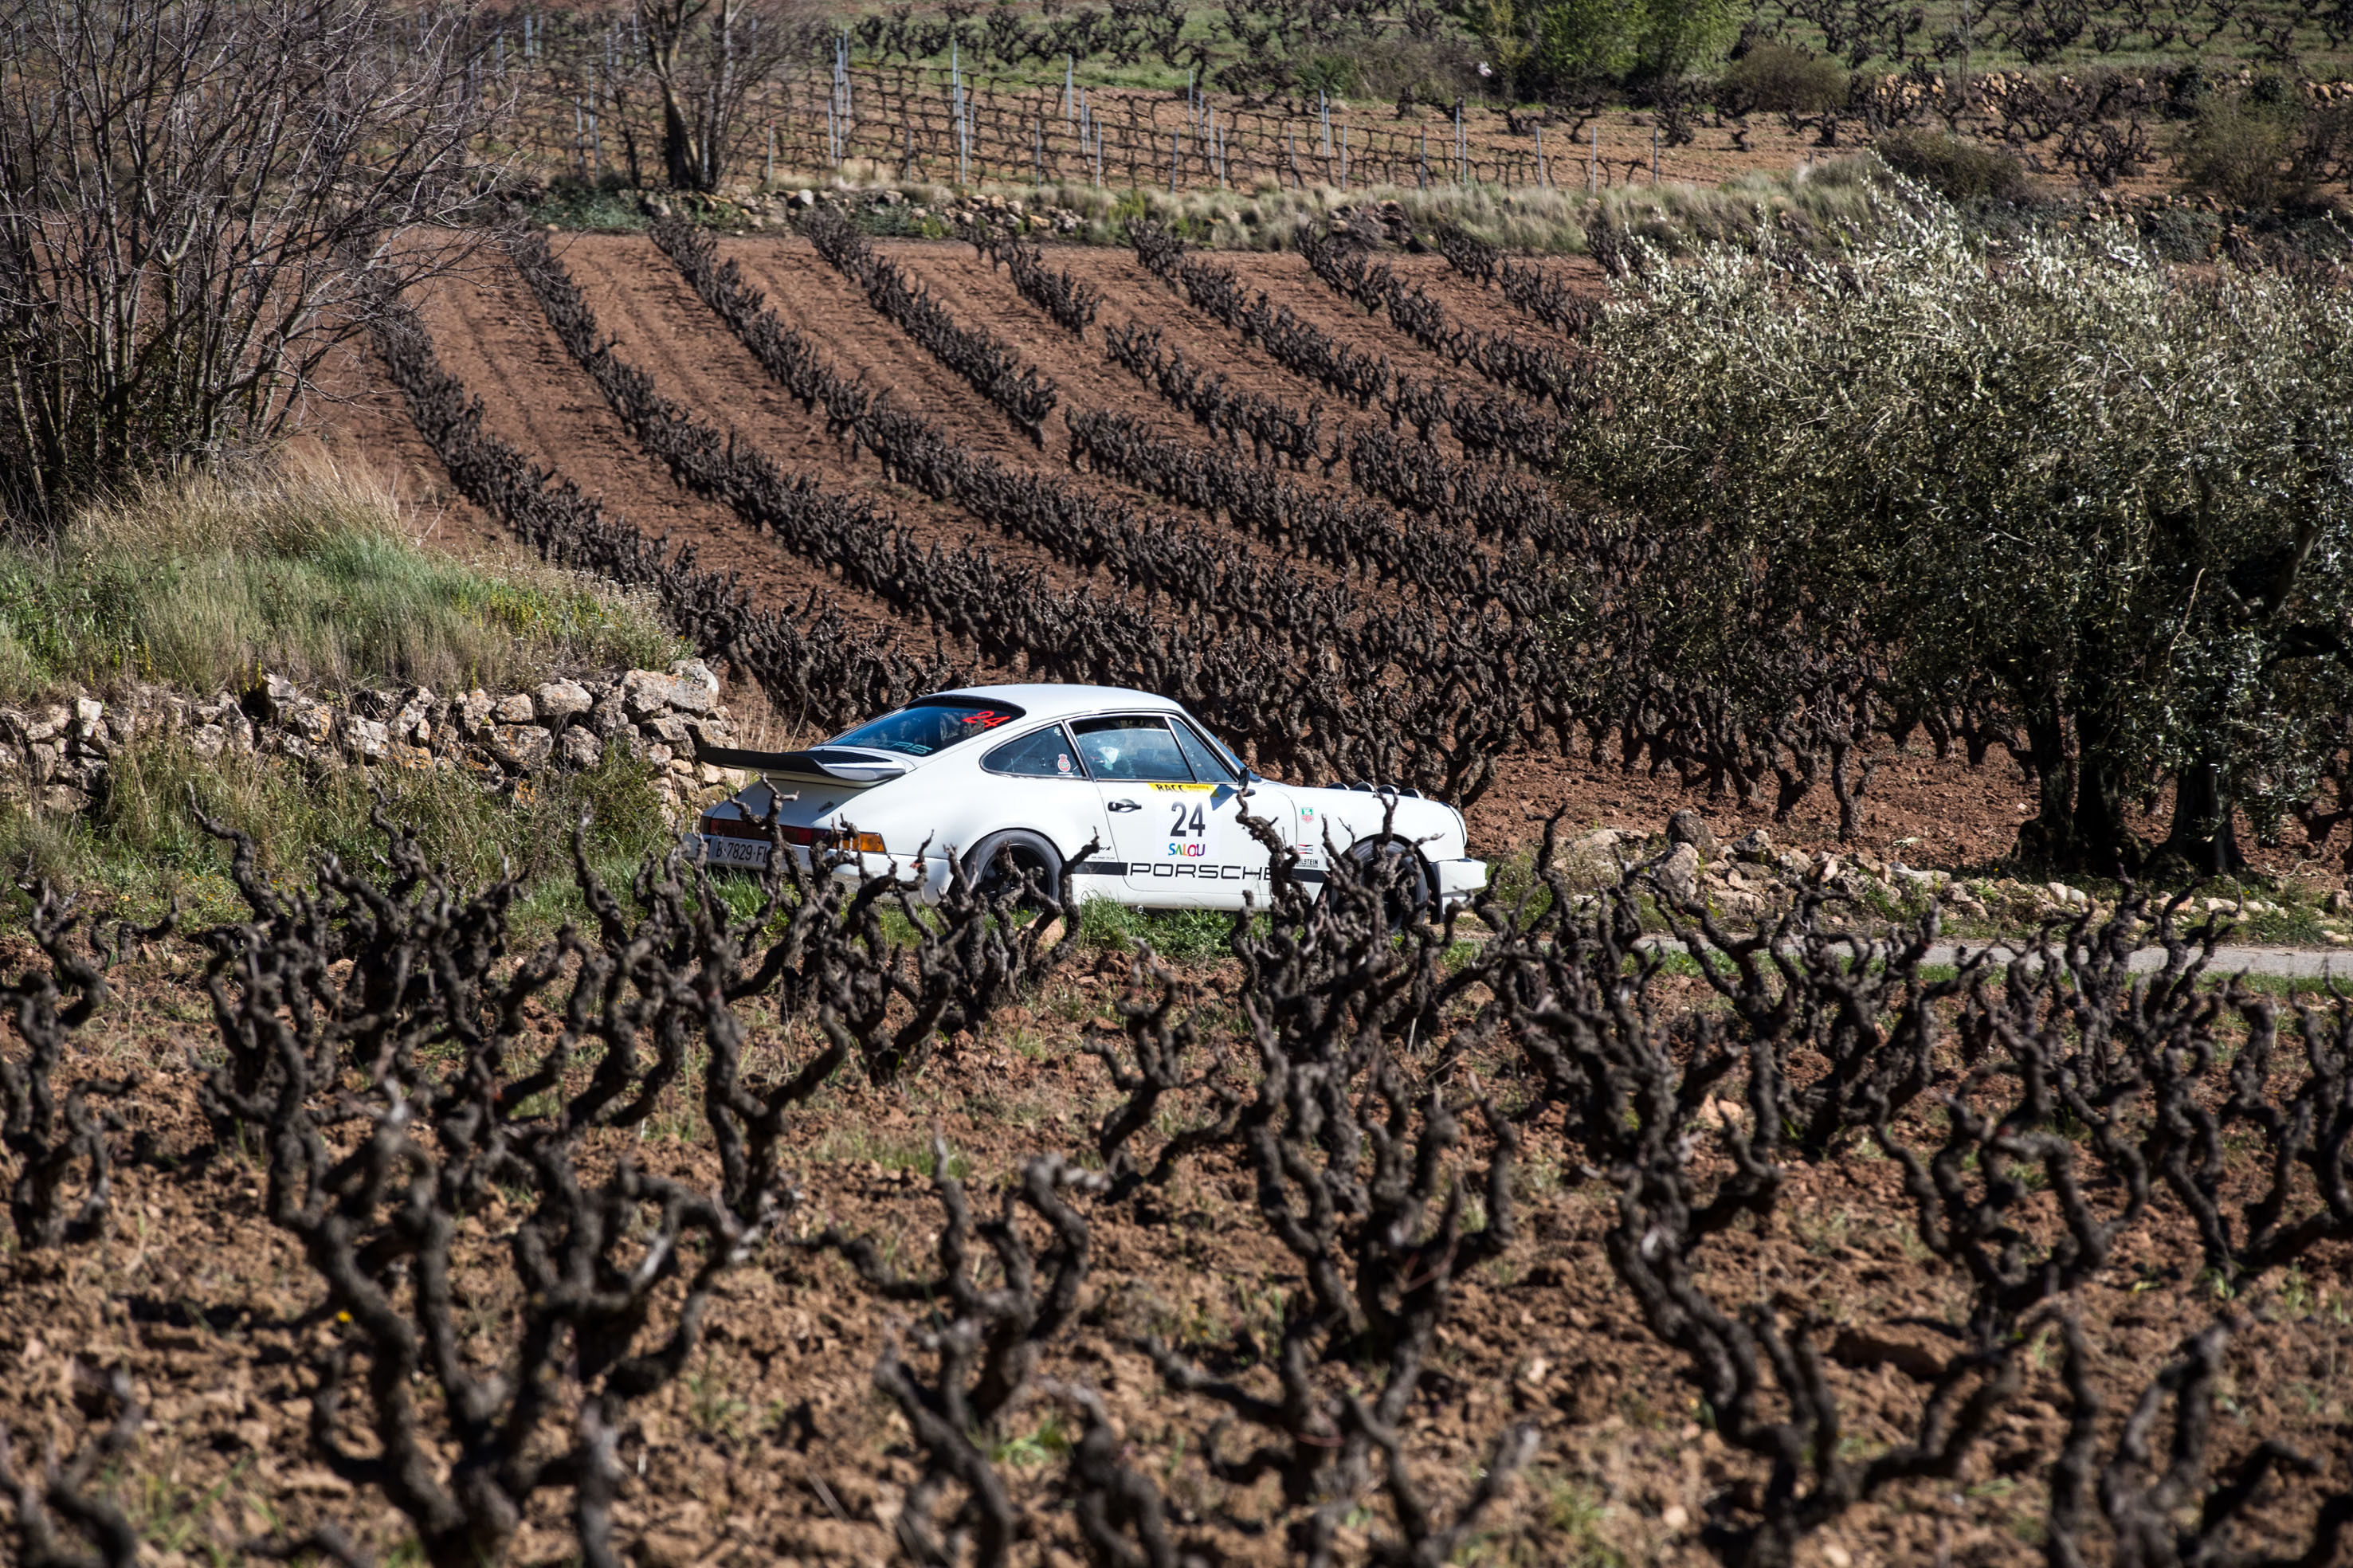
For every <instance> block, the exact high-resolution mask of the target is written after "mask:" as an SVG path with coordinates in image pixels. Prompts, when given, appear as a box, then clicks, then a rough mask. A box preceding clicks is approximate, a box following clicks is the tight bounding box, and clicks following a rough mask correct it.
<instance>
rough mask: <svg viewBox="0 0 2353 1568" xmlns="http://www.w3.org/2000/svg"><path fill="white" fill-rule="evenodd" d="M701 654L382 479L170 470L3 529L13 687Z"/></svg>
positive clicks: (442, 680) (466, 676) (331, 685)
mask: <svg viewBox="0 0 2353 1568" xmlns="http://www.w3.org/2000/svg"><path fill="white" fill-rule="evenodd" d="M688 651H689V650H688V649H687V648H686V647H685V645H684V644H682V643H681V642H680V641H679V640H678V639H677V638H676V637H673V636H671V635H670V633H669V632H668V631H667V630H665V629H664V628H663V626H662V625H661V623H660V621H659V619H658V618H657V616H656V615H655V614H654V612H653V610H652V609H651V608H650V606H648V605H643V604H640V603H638V602H637V601H635V600H632V599H628V598H626V597H623V596H621V595H617V594H614V593H612V592H609V591H607V590H603V589H599V588H598V587H596V586H595V585H593V584H589V583H587V582H586V581H585V580H583V579H580V578H577V577H574V576H571V575H568V574H564V573H560V572H556V571H554V570H552V569H546V568H541V567H537V566H535V565H529V564H523V563H497V564H494V565H493V564H483V563H470V562H465V561H460V560H459V559H457V558H455V557H452V556H449V555H446V554H442V553H439V552H432V551H427V550H426V549H424V548H422V547H421V546H420V545H419V544H418V543H417V542H416V541H415V540H414V539H412V538H411V537H410V536H409V535H408V533H407V531H406V529H405V528H404V527H403V525H402V519H401V515H400V512H399V509H398V506H397V504H396V501H395V500H394V498H393V497H392V495H391V493H390V492H389V491H387V490H385V489H383V488H382V487H381V486H380V485H378V484H376V483H375V481H374V480H372V479H369V478H367V477H365V476H363V475H359V474H355V473H352V472H349V471H345V470H341V469H336V468H328V467H325V466H323V465H321V466H313V467H312V468H310V469H309V470H308V471H291V470H287V471H279V472H275V473H269V474H264V475H257V476H254V477H250V478H247V479H224V478H218V477H188V478H183V479H176V480H173V481H169V482H159V483H156V484H154V485H151V486H149V487H147V488H145V489H141V490H138V491H135V492H132V493H131V494H129V495H127V496H124V497H121V498H120V499H117V500H112V501H110V502H107V503H104V504H101V505H97V506H93V507H90V508H89V509H87V510H84V511H83V512H81V513H80V514H79V515H78V516H76V517H75V518H74V519H73V520H72V521H70V522H69V524H68V525H67V526H66V528H65V529H64V530H63V531H61V532H60V534H59V535H58V537H57V539H56V540H54V541H53V542H47V543H40V544H27V543H10V544H0V700H9V701H19V702H23V701H32V700H40V699H44V698H48V697H53V696H57V695H60V694H63V693H65V692H69V691H71V690H74V689H101V690H102V689H107V688H109V687H111V686H114V685H117V684H119V683H121V681H123V680H126V679H139V680H148V681H156V682H161V683H163V684H165V685H168V686H171V687H174V688H175V689H179V690H181V691H184V692H187V693H189V694H192V695H198V696H202V695H208V694H210V693H213V692H216V691H222V690H239V689H245V688H246V687H248V686H250V685H251V684H253V682H254V681H255V679H257V677H258V676H259V674H260V673H261V672H263V671H270V672H274V673H277V674H280V675H284V676H285V677H287V678H288V679H291V680H293V681H295V682H297V683H298V684H301V685H304V686H307V687H311V688H313V689H328V690H337V691H341V690H348V689H351V688H352V687H353V686H357V685H385V686H399V685H421V686H430V687H435V688H437V689H443V690H449V689H465V688H467V687H470V686H482V687H486V688H491V689H501V688H503V689H514V688H516V687H520V686H526V685H535V684H537V683H538V682H540V681H543V680H546V679H550V678H551V677H552V676H554V675H555V674H557V673H562V672H567V671H571V670H580V669H613V668H628V667H631V666H652V667H655V668H659V667H660V666H661V665H663V664H666V663H668V662H670V660H672V659H676V658H683V657H685V656H686V654H687V652H688Z"/></svg>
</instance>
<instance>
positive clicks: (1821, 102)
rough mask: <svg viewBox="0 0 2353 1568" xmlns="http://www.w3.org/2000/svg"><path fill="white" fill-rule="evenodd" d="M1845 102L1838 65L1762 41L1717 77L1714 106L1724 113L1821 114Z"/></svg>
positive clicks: (1842, 81) (1799, 51) (1841, 74)
mask: <svg viewBox="0 0 2353 1568" xmlns="http://www.w3.org/2000/svg"><path fill="white" fill-rule="evenodd" d="M1845 101H1846V72H1845V71H1844V70H1843V69H1841V68H1840V66H1839V63H1838V62H1837V61H1836V60H1832V59H1824V58H1820V57H1818V56H1814V55H1809V54H1807V53H1805V52H1804V51H1803V50H1800V49H1793V48H1790V47H1788V46H1787V45H1784V44H1758V45H1757V46H1755V47H1752V48H1750V49H1749V50H1748V52H1747V53H1746V54H1744V55H1742V56H1741V57H1740V58H1738V59H1736V60H1735V61H1733V62H1732V64H1731V65H1730V66H1728V67H1726V68H1725V72H1724V75H1723V76H1721V77H1719V78H1718V79H1716V84H1715V102H1716V107H1717V108H1719V109H1721V110H1724V111H1725V113H1726V114H1755V113H1759V112H1762V113H1767V114H1819V113H1820V112H1821V111H1822V110H1826V109H1835V108H1837V107H1838V106H1839V105H1840V104H1841V103H1844V102H1845Z"/></svg>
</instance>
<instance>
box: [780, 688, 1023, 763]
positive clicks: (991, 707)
mask: <svg viewBox="0 0 2353 1568" xmlns="http://www.w3.org/2000/svg"><path fill="white" fill-rule="evenodd" d="M1020 717H1021V710H1020V709H1018V708H1016V707H1013V706H1012V705H1011V704H1009V703H1004V702H981V701H974V700H965V699H961V698H925V699H924V700H922V701H920V702H911V703H909V704H908V705H907V706H906V707H904V708H902V709H900V710H898V711H897V712H896V713H885V714H883V715H882V717H881V718H880V719H870V720H868V721H866V722H865V723H863V724H860V726H859V727H858V728H857V729H855V730H850V731H846V732H844V733H842V734H839V735H836V736H835V737H834V738H833V739H832V740H830V741H828V742H826V743H827V744H828V745H830V746H865V747H867V748H869V749H871V750H873V751H878V752H899V753H900V754H901V755H902V756H909V757H928V756H930V755H931V754H932V753H934V752H944V751H946V750H947V749H948V748H949V747H950V746H953V745H955V744H956V743H957V742H960V741H969V740H971V739H972V738H973V737H974V736H976V735H986V734H987V733H988V732H989V731H993V730H997V729H999V728H1001V727H1002V726H1004V725H1007V724H1010V723H1011V722H1013V721H1015V720H1016V719H1018V718H1020Z"/></svg>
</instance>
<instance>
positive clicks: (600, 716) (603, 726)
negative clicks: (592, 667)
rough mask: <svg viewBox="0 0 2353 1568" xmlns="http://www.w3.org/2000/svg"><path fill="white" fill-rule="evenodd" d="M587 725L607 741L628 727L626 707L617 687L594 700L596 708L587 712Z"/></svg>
mask: <svg viewBox="0 0 2353 1568" xmlns="http://www.w3.org/2000/svg"><path fill="white" fill-rule="evenodd" d="M588 723H589V727H590V728H592V729H594V730H595V731H596V733H597V734H599V735H601V736H603V737H604V738H605V739H606V740H608V741H609V740H611V739H612V738H613V737H614V736H616V735H617V734H619V733H621V731H624V730H627V729H628V727H629V711H628V704H627V702H626V701H625V700H624V698H623V696H622V692H621V689H620V688H619V687H618V686H615V687H612V688H609V689H607V691H606V692H605V694H604V695H603V696H601V697H599V698H597V699H596V707H595V708H594V709H592V710H590V711H589V715H588Z"/></svg>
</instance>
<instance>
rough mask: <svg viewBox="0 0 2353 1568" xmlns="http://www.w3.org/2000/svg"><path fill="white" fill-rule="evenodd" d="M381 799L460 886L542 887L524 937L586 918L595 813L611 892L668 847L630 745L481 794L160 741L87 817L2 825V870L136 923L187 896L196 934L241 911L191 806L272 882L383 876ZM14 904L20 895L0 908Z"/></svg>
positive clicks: (646, 772)
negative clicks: (320, 865)
mask: <svg viewBox="0 0 2353 1568" xmlns="http://www.w3.org/2000/svg"><path fill="white" fill-rule="evenodd" d="M372 790H381V791H382V792H383V794H384V797H385V808H386V812H387V814H388V815H389V816H391V818H392V819H393V820H394V821H395V822H397V823H400V824H402V825H403V826H406V827H407V828H408V829H409V830H410V831H412V832H414V833H416V834H417V836H418V837H419V838H420V839H421V840H422V842H423V846H424V848H425V852H426V858H427V860H428V861H429V862H430V863H431V864H432V865H434V866H435V867H437V868H439V869H440V871H441V872H442V874H443V875H444V876H446V877H448V879H450V881H451V882H452V883H453V884H454V885H456V886H457V887H459V888H461V889H473V888H478V887H480V886H482V885H483V884H485V883H487V882H490V881H491V880H493V879H496V878H498V877H500V876H501V875H503V874H505V873H506V871H507V869H508V868H512V869H513V870H514V871H516V872H518V873H520V874H521V875H522V876H523V877H524V878H525V879H526V880H527V881H528V882H529V883H530V884H531V890H530V892H529V893H528V894H527V895H526V897H525V898H524V900H522V906H521V908H520V909H519V910H518V911H517V914H518V923H519V925H520V926H521V927H522V929H524V930H526V931H539V930H548V931H552V930H554V928H555V927H556V926H557V925H560V924H561V923H562V922H563V921H565V920H568V919H573V918H575V916H578V915H580V914H582V913H583V912H584V906H583V905H582V904H581V901H580V896H579V892H578V889H576V888H575V886H574V883H573V879H572V875H571V845H572V826H573V824H574V823H575V822H576V821H578V820H579V818H580V816H582V815H583V814H584V813H585V814H586V815H587V816H589V817H590V818H591V820H592V826H591V827H590V829H589V846H590V854H591V858H592V860H593V862H594V863H595V864H596V867H597V868H598V872H599V874H600V875H601V876H603V877H605V878H606V879H607V883H608V885H612V886H616V887H617V888H623V889H625V888H626V887H627V886H628V880H629V878H630V876H631V875H632V873H634V871H635V870H636V868H637V866H638V861H639V860H640V859H641V858H643V857H644V856H645V855H647V854H649V852H651V851H653V850H655V849H657V848H659V847H662V846H663V845H665V844H667V843H668V842H669V839H670V831H669V828H668V826H666V824H665V823H664V820H663V816H662V811H661V803H660V799H659V795H657V794H656V791H655V774H654V772H653V770H652V769H651V768H650V767H649V765H648V764H646V763H639V762H636V761H634V760H632V759H630V758H628V756H626V755H624V754H623V753H622V750H621V748H619V747H614V748H612V749H610V750H609V751H607V753H606V759H605V761H604V762H603V763H600V764H599V765H598V766H596V767H594V768H590V769H586V770H585V771H582V772H579V773H553V772H551V773H544V774H543V775H541V776H540V777H539V778H538V779H535V780H533V781H530V782H529V783H527V784H520V785H511V786H508V787H503V788H492V789H486V788H485V787H484V785H483V784H482V782H481V781H480V780H479V779H477V778H476V777H475V776H474V775H472V774H470V773H462V772H459V771H455V770H449V771H438V770H437V771H434V772H429V773H427V772H414V773H412V772H407V771H406V770H401V769H395V768H377V769H373V770H363V769H359V768H343V769H330V770H323V771H320V772H317V773H310V772H306V771H305V770H303V769H301V768H299V767H297V766H295V765H293V764H291V763H287V762H285V761H283V760H280V759H277V758H269V757H257V756H252V755H244V754H238V753H234V752H223V753H222V754H221V755H220V756H218V757H216V758H214V759H211V760H209V761H208V760H206V759H205V758H202V757H199V756H197V755H196V754H195V752H193V751H191V750H190V749H189V748H188V747H187V746H186V744H185V742H182V741H179V740H177V739H174V738H171V737H159V738H156V739H153V740H149V741H143V742H136V743H134V744H132V745H128V746H125V747H123V748H122V749H121V751H120V752H117V753H116V755H115V757H114V759H113V766H112V768H111V772H110V776H109V779H108V782H107V788H106V790H105V792H104V795H103V796H102V798H101V799H100V800H99V801H98V802H97V803H96V805H94V807H93V809H92V810H91V811H90V813H88V814H86V815H78V816H68V815H62V814H27V813H24V812H12V813H8V814H6V815H5V816H0V858H5V859H6V860H7V861H8V862H10V863H11V864H13V865H16V866H25V865H27V864H29V865H30V867H31V868H32V870H33V871H34V872H35V873H36V874H37V875H39V876H45V877H47V878H49V879H51V880H52V881H55V882H57V883H58V884H59V885H60V886H65V887H71V888H75V889H82V890H85V891H88V892H90V893H95V894H100V895H103V896H104V897H106V898H107V899H108V900H110V901H111V902H113V903H115V904H117V905H118V906H119V907H120V908H121V912H122V913H124V914H125V915H129V916H132V917H135V918H142V919H150V918H153V916H154V915H155V914H158V913H160V912H161V911H162V910H164V908H166V907H168V905H169V904H170V903H171V901H172V900H174V898H177V899H178V900H180V902H181V906H182V910H183V919H184V921H185V923H188V924H200V923H209V922H211V921H224V920H231V919H235V918H238V917H239V915H240V914H241V912H242V910H243V909H244V904H243V902H242V900H240V899H239V898H238V896H237V889H236V886H235V884H233V883H232V882H231V881H230V880H229V877H228V868H229V859H230V850H229V847H228V846H227V845H226V844H224V843H222V842H220V841H219V840H217V839H215V838H213V837H211V836H210V835H208V834H206V832H205V831H204V829H203V828H202V827H200V826H197V823H196V820H195V814H194V812H193V811H192V810H191V809H190V805H191V802H192V801H193V802H195V804H196V805H201V806H202V807H203V809H204V810H205V812H206V815H208V816H213V817H214V818H216V819H217V820H221V821H224V822H227V823H228V824H229V825H231V826H235V827H237V828H239V829H241V830H242V831H244V832H245V833H247V834H248V835H249V836H250V837H252V838H253V841H254V845H255V848H256V851H257V853H258V855H259V860H260V865H261V868H262V870H263V872H264V874H265V875H267V876H269V877H270V878H272V879H277V880H280V881H291V880H296V879H304V878H306V877H307V876H308V874H309V872H310V869H311V866H312V865H313V864H314V863H315V862H316V861H317V859H318V858H320V857H321V856H322V855H333V856H335V857H337V858H339V859H340V860H342V861H343V863H345V864H347V865H351V866H354V867H367V866H372V865H374V864H375V861H376V860H377V859H378V858H379V857H380V856H381V855H382V854H383V851H384V836H383V835H382V834H381V833H379V832H378V831H377V830H376V829H375V826H373V825H372V824H371V823H370V822H369V819H368V814H369V809H370V807H371V805H373V804H374V801H375V796H374V795H373V793H372ZM18 905H21V895H19V894H16V893H15V892H14V891H13V890H12V891H10V892H9V893H8V894H7V895H6V902H5V903H0V907H14V906H18Z"/></svg>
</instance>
